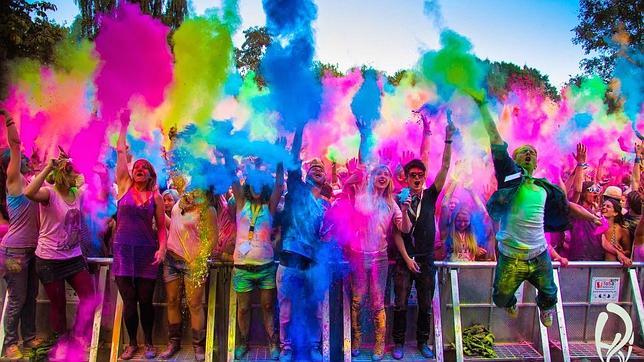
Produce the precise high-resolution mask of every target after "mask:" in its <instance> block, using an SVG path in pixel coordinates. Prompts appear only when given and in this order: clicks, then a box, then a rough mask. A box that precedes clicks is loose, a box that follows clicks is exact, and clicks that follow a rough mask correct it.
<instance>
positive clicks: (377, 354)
mask: <svg viewBox="0 0 644 362" xmlns="http://www.w3.org/2000/svg"><path fill="white" fill-rule="evenodd" d="M384 357H385V351H384V350H381V351H376V350H375V349H374V350H373V354H372V355H371V360H372V361H381V360H382V359H383V358H384Z"/></svg>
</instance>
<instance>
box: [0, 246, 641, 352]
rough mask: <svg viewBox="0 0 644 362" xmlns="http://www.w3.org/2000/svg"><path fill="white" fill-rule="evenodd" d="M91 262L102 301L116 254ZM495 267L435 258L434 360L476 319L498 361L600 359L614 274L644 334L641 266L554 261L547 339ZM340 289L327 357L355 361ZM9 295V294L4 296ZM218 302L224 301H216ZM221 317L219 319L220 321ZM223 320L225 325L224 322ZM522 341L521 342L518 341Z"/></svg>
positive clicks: (115, 339) (212, 341)
mask: <svg viewBox="0 0 644 362" xmlns="http://www.w3.org/2000/svg"><path fill="white" fill-rule="evenodd" d="M88 262H89V263H90V264H94V265H97V266H98V267H99V268H98V273H97V274H96V276H95V278H97V284H96V285H97V293H98V297H99V298H100V300H101V301H103V302H105V290H106V285H107V284H108V282H109V279H108V278H109V273H108V271H109V267H110V265H111V262H112V259H111V258H89V259H88ZM495 266H496V263H494V262H436V267H437V273H436V283H435V292H434V298H433V300H432V305H433V323H434V350H435V353H436V360H437V361H443V360H445V359H446V356H445V346H448V345H451V344H452V343H453V345H454V346H455V359H456V361H458V362H461V361H464V360H466V359H468V358H467V357H466V356H465V354H464V351H463V337H462V330H463V326H464V325H467V324H468V323H472V322H477V323H481V324H484V325H485V326H487V327H488V328H490V329H491V330H493V332H494V333H495V335H496V337H497V342H498V344H497V347H496V348H495V349H496V350H497V352H501V353H503V351H504V348H505V349H506V350H509V349H513V351H514V352H518V353H519V354H518V355H513V356H508V355H503V356H500V358H501V357H503V358H510V359H512V358H514V359H519V360H530V359H535V360H544V361H551V360H562V361H565V362H567V361H571V358H578V357H587V358H596V357H597V355H596V352H594V346H593V348H592V350H591V349H590V347H589V346H591V343H590V340H591V337H592V338H594V332H593V330H594V324H593V323H591V322H592V321H593V320H595V319H594V318H596V316H597V315H598V314H599V313H600V312H601V311H603V308H605V306H606V304H607V303H606V302H602V301H599V302H597V301H593V300H592V298H589V296H590V294H591V289H592V288H591V285H590V284H591V283H593V281H594V280H596V278H600V279H601V278H604V279H602V280H606V278H609V279H610V280H613V281H614V280H616V279H619V283H618V285H619V287H618V290H619V291H618V294H619V295H618V296H617V298H618V300H617V304H618V305H620V306H622V307H625V308H628V310H629V314H630V316H631V319H632V321H633V322H634V324H635V327H636V328H639V333H640V336H639V338H640V340H641V339H642V337H643V336H644V335H643V334H642V331H644V308H643V306H642V287H641V286H642V283H643V282H644V273H642V271H643V269H644V263H635V264H634V265H633V266H632V267H631V268H628V269H625V268H623V267H622V265H620V264H619V263H617V262H570V263H569V265H568V266H567V267H566V268H560V266H559V263H553V266H554V267H555V269H554V277H555V282H556V283H557V286H558V287H559V288H558V290H559V292H558V299H559V303H557V307H556V320H555V323H554V324H553V326H552V327H551V328H550V330H551V331H553V330H554V332H555V333H554V335H553V337H552V339H550V338H549V330H548V328H545V327H544V326H543V325H541V323H540V322H539V318H538V309H537V307H536V304H535V303H534V302H533V301H532V300H533V296H534V295H535V294H534V288H532V287H531V286H529V285H528V283H525V285H524V286H523V287H521V290H523V293H521V292H520V293H519V297H521V299H520V300H519V319H518V320H516V321H509V320H508V319H507V316H506V315H505V312H504V311H503V310H502V309H501V308H497V307H495V306H494V304H493V303H492V299H491V298H492V297H491V294H492V280H493V277H494V268H495ZM231 269H232V263H230V262H213V263H211V273H210V276H209V279H208V295H207V326H206V336H207V337H206V361H208V362H212V361H214V360H215V358H216V359H217V360H226V361H233V360H234V349H235V334H236V328H237V314H236V306H237V298H236V294H235V292H234V290H233V289H232V288H231V287H230V284H231V283H230V272H231ZM611 278H612V279H611ZM339 290H340V293H341V295H340V296H339V298H341V300H342V308H341V314H342V319H343V322H342V323H341V325H338V324H337V323H331V313H330V305H329V304H330V303H329V293H328V292H327V295H326V297H325V301H324V306H323V309H324V318H323V328H322V331H323V357H324V360H325V361H330V360H333V361H336V360H343V361H351V328H350V298H349V293H350V291H349V288H348V287H347V283H346V280H342V281H341V285H340V286H339ZM116 294H117V300H116V306H115V310H114V324H113V328H112V336H111V348H110V354H109V360H110V361H117V360H118V356H119V349H120V347H121V344H122V342H121V330H122V324H123V323H122V315H123V301H122V299H121V297H120V296H119V295H118V293H116ZM528 296H529V297H528ZM218 297H219V298H218ZM613 297H615V296H613ZM6 298H7V297H6V294H5V299H4V300H5V301H6ZM582 299H583V300H582ZM586 299H591V300H586ZM218 301H219V303H217V302H218ZM42 302H44V301H42V300H39V303H42ZM68 302H69V301H68ZM102 304H103V303H101V305H102ZM218 310H220V311H218ZM5 311H6V303H3V309H2V316H1V317H0V325H2V324H3V323H4V315H5ZM222 312H223V313H226V314H227V316H224V318H225V319H223V318H221V317H219V314H218V313H222ZM101 317H102V308H101V307H99V308H97V310H96V311H95V313H94V321H93V329H92V332H93V333H92V338H91V346H90V355H89V360H90V361H97V360H98V354H99V350H98V346H99V335H100V329H101ZM445 317H447V318H445ZM450 317H451V318H450ZM218 319H219V323H216V321H218ZM221 321H225V322H224V323H223V324H222V323H221ZM619 327H620V325H619V324H618V323H612V324H607V328H608V329H609V332H611V331H617V330H619ZM218 328H219V329H218ZM331 328H340V329H341V332H340V334H339V336H341V340H339V338H340V337H339V336H338V335H337V334H336V339H335V340H331V332H330V331H331ZM580 328H581V330H580ZM222 330H223V331H222ZM218 332H219V333H218ZM526 332H527V333H528V334H530V335H529V336H528V337H529V338H527V339H529V340H531V341H532V343H531V344H530V343H529V342H525V339H526V335H525V333H526ZM220 337H221V338H220ZM224 339H225V340H224ZM3 342H4V328H1V327H0V346H1V345H2V344H3ZM517 342H520V343H518V344H517ZM332 344H335V345H336V350H337V349H338V348H340V349H341V352H340V355H338V354H337V353H336V354H335V357H333V358H332V353H331V349H332ZM338 344H339V346H338ZM553 347H554V348H553ZM551 350H553V351H556V352H557V353H558V355H557V356H553V355H551ZM521 353H523V354H521Z"/></svg>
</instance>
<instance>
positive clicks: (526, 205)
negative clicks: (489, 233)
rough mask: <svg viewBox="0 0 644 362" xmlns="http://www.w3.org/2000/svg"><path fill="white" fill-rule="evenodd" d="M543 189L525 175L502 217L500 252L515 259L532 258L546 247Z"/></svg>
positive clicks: (544, 194) (499, 233) (545, 194)
mask: <svg viewBox="0 0 644 362" xmlns="http://www.w3.org/2000/svg"><path fill="white" fill-rule="evenodd" d="M546 197H547V193H546V190H545V189H544V188H542V187H539V186H537V185H535V184H534V182H533V181H532V180H531V179H529V178H527V177H526V178H525V180H524V181H523V183H522V184H521V186H519V189H518V190H517V193H516V195H515V197H514V200H512V207H511V208H510V211H509V212H508V213H507V214H506V215H505V216H504V217H503V218H501V223H500V227H499V232H498V233H497V234H496V238H497V240H498V241H499V252H501V253H502V254H503V255H505V256H508V257H512V258H517V259H523V260H527V259H532V258H534V257H536V256H538V255H539V254H541V253H543V252H544V251H545V250H546V249H547V241H546V234H545V232H544V229H543V218H544V215H545V206H546Z"/></svg>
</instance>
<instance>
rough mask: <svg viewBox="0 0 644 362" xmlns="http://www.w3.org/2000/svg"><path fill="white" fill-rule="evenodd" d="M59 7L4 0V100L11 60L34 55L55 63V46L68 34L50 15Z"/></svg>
mask: <svg viewBox="0 0 644 362" xmlns="http://www.w3.org/2000/svg"><path fill="white" fill-rule="evenodd" d="M55 10H56V6H55V5H53V4H51V3H49V2H46V1H36V2H28V1H27V0H4V1H0V77H1V78H0V99H2V98H4V96H5V92H6V86H7V79H6V78H5V77H6V75H7V69H6V67H7V62H8V61H11V60H14V59H18V58H30V59H34V60H37V61H39V62H41V63H44V64H49V63H51V62H52V60H53V54H54V52H53V50H54V46H55V45H56V43H57V42H58V41H60V40H61V39H63V38H64V37H65V34H66V30H65V28H63V27H61V26H59V25H57V24H55V23H53V22H51V21H50V20H49V18H48V17H47V11H55Z"/></svg>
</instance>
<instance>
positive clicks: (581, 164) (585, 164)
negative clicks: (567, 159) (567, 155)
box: [577, 162, 588, 168]
mask: <svg viewBox="0 0 644 362" xmlns="http://www.w3.org/2000/svg"><path fill="white" fill-rule="evenodd" d="M577 167H581V168H588V164H587V163H586V162H584V163H578V164H577Z"/></svg>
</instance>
